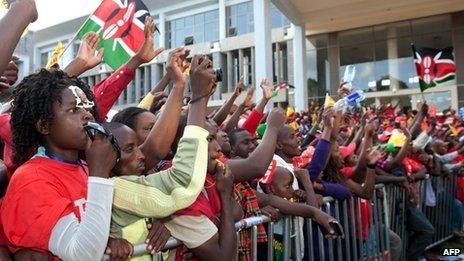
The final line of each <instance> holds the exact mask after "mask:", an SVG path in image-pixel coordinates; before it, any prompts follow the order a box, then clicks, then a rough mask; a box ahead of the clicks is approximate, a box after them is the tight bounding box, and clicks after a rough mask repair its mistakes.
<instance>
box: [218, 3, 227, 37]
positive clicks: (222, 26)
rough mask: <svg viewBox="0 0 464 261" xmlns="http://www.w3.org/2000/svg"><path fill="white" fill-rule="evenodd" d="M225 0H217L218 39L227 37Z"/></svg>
mask: <svg viewBox="0 0 464 261" xmlns="http://www.w3.org/2000/svg"><path fill="white" fill-rule="evenodd" d="M226 21H227V17H226V0H219V39H225V38H226V37H227V31H226V30H227V25H226Z"/></svg>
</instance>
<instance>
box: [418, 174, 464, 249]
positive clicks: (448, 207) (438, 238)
mask: <svg viewBox="0 0 464 261" xmlns="http://www.w3.org/2000/svg"><path fill="white" fill-rule="evenodd" d="M425 182H431V184H432V187H433V190H434V191H433V192H434V194H435V198H436V204H435V206H427V204H426V203H427V202H426V200H425V198H426V196H427V188H426V186H425ZM422 183H423V184H424V185H423V189H424V190H423V191H421V192H423V194H422V195H423V196H422V198H423V199H424V200H423V202H422V205H421V207H422V211H423V212H424V213H425V215H426V216H427V219H428V220H429V221H430V223H431V224H432V225H433V227H434V228H435V236H434V240H433V242H434V243H432V244H431V245H430V246H429V247H428V248H431V247H433V246H435V245H437V244H440V243H442V242H444V241H446V240H448V239H450V238H451V237H452V234H453V228H452V222H451V219H450V217H451V216H452V213H453V211H455V210H454V209H453V204H454V200H456V199H455V194H454V193H455V191H456V183H457V177H456V176H455V175H451V176H450V177H445V176H431V177H430V178H429V179H428V180H424V181H422ZM428 189H430V188H428ZM428 193H430V192H428ZM428 248H427V249H428Z"/></svg>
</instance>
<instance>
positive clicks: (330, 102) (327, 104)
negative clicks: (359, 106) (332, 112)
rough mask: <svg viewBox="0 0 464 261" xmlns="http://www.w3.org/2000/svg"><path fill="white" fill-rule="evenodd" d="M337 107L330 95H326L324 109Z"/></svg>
mask: <svg viewBox="0 0 464 261" xmlns="http://www.w3.org/2000/svg"><path fill="white" fill-rule="evenodd" d="M334 105H335V100H334V99H333V98H332V97H330V95H329V94H328V93H326V94H325V102H324V108H328V107H330V106H334Z"/></svg>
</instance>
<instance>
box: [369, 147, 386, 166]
mask: <svg viewBox="0 0 464 261" xmlns="http://www.w3.org/2000/svg"><path fill="white" fill-rule="evenodd" d="M384 157H385V152H382V151H380V150H376V149H373V148H370V149H369V150H368V151H367V155H366V160H367V165H374V164H377V162H378V161H379V160H381V159H383V158H384Z"/></svg>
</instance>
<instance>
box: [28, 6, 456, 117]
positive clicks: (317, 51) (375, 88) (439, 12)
mask: <svg viewBox="0 0 464 261" xmlns="http://www.w3.org/2000/svg"><path fill="white" fill-rule="evenodd" d="M447 1H448V0H447ZM450 1H451V0H450ZM450 1H448V2H450ZM144 2H145V3H146V4H147V6H148V7H149V9H150V10H151V14H152V16H153V17H154V19H155V22H156V24H157V26H158V28H159V29H160V32H161V34H156V35H155V42H156V43H157V45H158V46H162V47H165V48H166V49H172V48H176V47H179V46H184V45H185V46H187V47H188V48H189V49H191V52H192V53H193V54H196V53H204V54H207V55H208V56H210V57H211V58H212V60H213V63H214V66H215V67H216V68H221V69H222V70H223V81H222V82H221V83H219V84H218V88H217V89H216V93H215V94H214V95H213V99H212V101H211V102H210V105H211V106H219V105H221V104H222V103H223V102H224V100H225V99H227V98H228V97H229V96H230V93H231V92H232V91H233V89H234V86H235V84H236V83H237V81H238V79H239V78H240V76H241V75H243V76H244V79H245V84H246V85H247V86H249V85H251V84H257V83H258V82H259V81H260V78H262V77H263V76H265V77H267V78H268V79H272V81H273V82H274V83H280V82H287V83H289V84H290V85H291V86H292V87H294V88H290V89H288V90H284V91H281V93H280V94H279V96H278V97H276V98H275V99H274V102H275V103H277V102H279V103H284V104H290V105H292V106H296V107H297V109H303V108H305V107H306V106H307V104H308V103H309V102H311V101H313V100H319V101H320V100H321V99H322V98H323V97H324V96H325V94H326V93H330V94H334V93H336V89H337V87H338V83H339V81H340V79H341V77H342V76H343V73H344V70H345V68H346V66H347V65H354V66H355V67H356V76H355V79H354V82H353V86H354V87H355V88H357V89H362V90H364V91H365V92H366V93H367V98H368V99H367V101H366V102H367V103H368V104H372V103H376V104H383V103H392V102H393V103H394V102H395V101H401V103H402V104H404V105H410V106H412V107H414V106H415V105H416V102H417V100H422V99H423V96H422V95H421V94H420V90H419V88H418V79H417V77H416V73H415V70H414V65H413V59H412V51H411V43H414V44H415V45H416V46H420V47H432V48H443V47H447V46H453V47H454V48H455V54H456V55H455V56H456V64H457V66H458V72H457V77H456V80H454V81H452V82H449V83H448V84H447V85H446V86H442V87H439V88H436V89H433V90H431V91H430V93H426V94H425V95H424V98H425V99H426V100H430V101H433V102H434V103H435V104H436V105H437V106H438V107H439V108H445V107H449V106H453V107H458V105H459V104H460V105H462V103H464V91H460V89H462V88H463V87H464V79H463V78H464V75H463V74H464V73H462V72H464V68H463V67H464V66H463V63H464V57H463V55H464V12H463V11H462V10H464V4H462V6H461V7H460V5H456V7H455V6H454V5H453V8H452V9H446V8H445V9H443V8H441V9H440V8H435V9H433V10H429V9H431V8H433V6H426V7H423V8H424V9H426V10H425V11H422V12H417V13H411V14H407V15H403V14H402V10H400V9H399V8H398V10H396V8H397V6H395V5H394V4H396V5H400V2H401V1H396V0H394V1H391V2H395V3H393V4H391V5H392V6H391V7H388V6H386V5H388V4H385V3H383V2H382V1H367V2H369V3H368V4H367V3H365V5H364V6H365V8H366V9H367V11H369V8H374V7H369V6H368V5H375V4H376V3H372V2H379V3H377V5H385V8H390V9H391V10H390V12H397V13H392V14H393V15H390V16H388V17H387V18H385V19H379V18H378V17H382V16H381V15H380V14H379V15H378V16H376V17H375V18H371V19H364V20H363V19H361V18H362V15H363V14H356V13H354V12H356V11H355V9H353V10H351V9H350V8H349V7H346V8H345V9H339V8H341V7H343V6H356V5H360V4H361V3H360V2H362V1H355V0H352V1H349V0H345V1H335V2H337V4H335V6H327V4H326V3H325V2H327V1H325V2H324V1H319V0H314V1H296V0H292V1H284V0H273V1H271V0H251V1H250V0H211V1H208V0H188V1H167V0H164V1H150V0H145V1H144ZM313 2H314V3H313ZM364 2H366V1H364ZM396 2H398V3H396ZM411 2H417V3H420V2H430V1H427V0H422V1H420V0H414V1H411ZM438 2H440V1H438ZM444 2H446V1H442V3H443V4H446V3H444ZM451 2H453V1H451ZM454 2H459V0H458V1H454ZM454 2H453V4H454ZM461 3H462V2H461ZM308 4H311V5H312V6H311V7H307V5H308ZM324 5H325V6H324ZM333 5H334V4H333ZM448 6H452V5H451V4H448ZM360 7H362V6H358V8H360ZM308 8H313V9H314V10H313V9H308ZM405 8H406V7H403V9H405ZM408 8H409V7H408ZM333 9H338V10H346V12H342V11H340V12H341V13H342V15H341V16H343V15H345V16H347V17H349V16H350V15H352V17H351V18H350V19H351V20H349V21H348V20H347V21H348V22H343V19H345V18H343V17H342V18H340V19H341V20H342V21H341V22H340V23H339V24H337V23H336V22H338V20H337V19H338V17H337V18H331V15H332V14H331V13H330V12H329V10H330V11H331V10H333ZM350 10H351V11H350ZM349 12H352V14H350V13H349ZM372 12H373V11H372ZM324 15H325V16H327V17H324ZM353 15H357V16H356V17H355V16H353ZM353 17H354V18H359V19H358V20H359V21H358V20H356V19H354V18H353ZM85 19H86V17H80V18H77V19H73V20H71V21H68V22H64V23H61V24H58V25H55V26H52V27H49V28H46V29H43V30H40V31H37V32H35V33H34V48H33V58H32V60H33V68H34V69H38V68H40V67H42V66H44V65H45V64H46V62H47V61H48V58H49V57H50V55H51V52H52V51H53V48H54V46H55V45H56V42H57V41H59V40H60V41H62V42H63V43H64V44H65V45H66V44H67V42H68V41H69V39H71V38H72V37H73V34H74V33H75V32H76V31H77V30H78V29H79V27H80V25H81V24H83V23H84V20H85ZM324 19H325V20H324ZM346 19H348V18H346ZM342 22H343V23H342ZM77 49H78V42H75V43H73V44H72V45H71V48H70V50H69V51H67V52H66V53H65V55H64V56H63V59H62V61H61V63H62V64H61V65H62V66H65V65H66V64H67V63H68V62H69V61H71V59H72V58H73V57H74V55H75V54H76V53H77ZM167 53H168V52H164V53H163V54H162V55H160V56H159V57H157V58H156V59H155V60H154V61H153V62H152V63H150V64H146V65H144V66H142V67H141V68H139V69H138V70H137V71H136V77H135V80H134V81H133V82H132V83H131V84H130V85H129V86H128V88H127V89H126V90H125V91H124V92H123V93H122V94H121V96H120V97H119V100H118V102H117V104H116V106H115V108H116V109H118V108H122V107H126V106H132V105H135V104H137V103H138V101H139V100H140V99H141V98H142V97H143V96H144V95H145V94H146V93H147V92H149V91H150V90H151V88H152V87H154V86H155V84H156V83H157V82H158V81H159V80H160V79H161V76H162V73H163V70H164V63H165V61H166V58H167ZM110 73H111V71H110V70H109V69H108V68H107V67H106V66H105V65H102V66H100V67H99V68H95V69H94V70H92V71H89V72H86V73H85V74H84V75H83V76H82V78H83V79H84V80H85V81H86V82H87V83H89V84H90V85H93V84H95V83H97V82H98V81H100V80H102V79H104V78H105V77H107V76H108V75H109V74H110ZM258 96H259V92H258Z"/></svg>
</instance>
